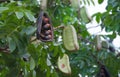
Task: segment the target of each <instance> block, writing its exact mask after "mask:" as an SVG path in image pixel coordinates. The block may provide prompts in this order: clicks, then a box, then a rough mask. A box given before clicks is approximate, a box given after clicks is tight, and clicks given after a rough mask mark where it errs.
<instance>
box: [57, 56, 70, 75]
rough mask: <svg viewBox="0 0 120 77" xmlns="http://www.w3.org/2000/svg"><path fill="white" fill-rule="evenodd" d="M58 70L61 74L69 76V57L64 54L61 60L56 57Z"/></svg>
mask: <svg viewBox="0 0 120 77" xmlns="http://www.w3.org/2000/svg"><path fill="white" fill-rule="evenodd" d="M57 64H58V68H59V70H60V71H61V72H63V73H65V74H71V67H70V62H69V57H68V55H67V54H64V55H63V57H62V58H60V57H58V63H57Z"/></svg>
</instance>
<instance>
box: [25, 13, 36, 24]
mask: <svg viewBox="0 0 120 77" xmlns="http://www.w3.org/2000/svg"><path fill="white" fill-rule="evenodd" d="M25 15H26V16H27V18H28V19H29V20H30V21H34V22H35V21H36V19H35V17H34V15H32V14H31V12H25Z"/></svg>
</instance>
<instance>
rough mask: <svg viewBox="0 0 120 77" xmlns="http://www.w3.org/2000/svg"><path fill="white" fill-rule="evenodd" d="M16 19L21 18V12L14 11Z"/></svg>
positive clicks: (22, 14)
mask: <svg viewBox="0 0 120 77" xmlns="http://www.w3.org/2000/svg"><path fill="white" fill-rule="evenodd" d="M15 14H16V16H17V18H18V19H21V18H22V17H23V16H24V13H23V12H15Z"/></svg>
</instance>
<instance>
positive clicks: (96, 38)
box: [95, 35, 102, 50]
mask: <svg viewBox="0 0 120 77" xmlns="http://www.w3.org/2000/svg"><path fill="white" fill-rule="evenodd" d="M101 42H102V41H101V37H100V35H96V37H95V46H96V49H97V50H101V48H102V44H101Z"/></svg>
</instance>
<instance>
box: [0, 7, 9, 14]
mask: <svg viewBox="0 0 120 77" xmlns="http://www.w3.org/2000/svg"><path fill="white" fill-rule="evenodd" d="M8 9H9V8H8V7H0V13H2V12H3V11H5V10H8Z"/></svg>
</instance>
